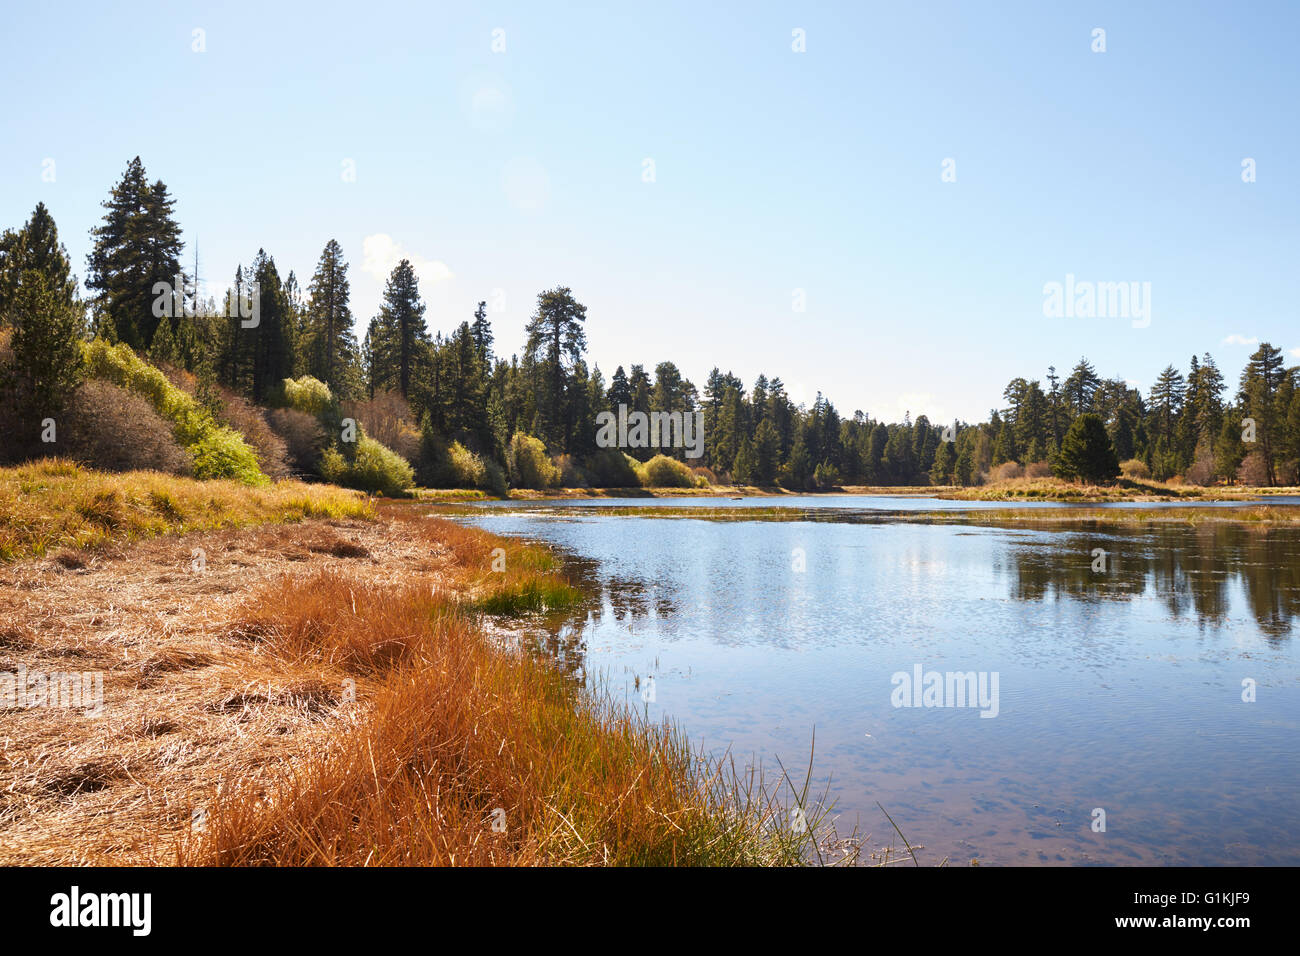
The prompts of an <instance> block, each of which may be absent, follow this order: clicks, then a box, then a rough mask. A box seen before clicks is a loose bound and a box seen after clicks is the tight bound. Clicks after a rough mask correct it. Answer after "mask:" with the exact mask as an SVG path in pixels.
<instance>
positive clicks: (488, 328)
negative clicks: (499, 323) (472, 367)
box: [470, 302, 492, 369]
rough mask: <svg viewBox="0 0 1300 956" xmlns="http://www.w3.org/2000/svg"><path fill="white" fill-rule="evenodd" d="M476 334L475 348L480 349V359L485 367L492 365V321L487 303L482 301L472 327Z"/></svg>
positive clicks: (476, 311)
mask: <svg viewBox="0 0 1300 956" xmlns="http://www.w3.org/2000/svg"><path fill="white" fill-rule="evenodd" d="M470 330H471V331H472V332H473V334H474V348H475V349H477V350H478V360H479V362H480V363H482V365H483V367H484V368H485V369H490V368H491V367H492V323H491V322H489V321H488V317H487V303H486V302H480V303H479V304H478V308H476V309H475V310H474V324H473V325H472V326H471V327H470Z"/></svg>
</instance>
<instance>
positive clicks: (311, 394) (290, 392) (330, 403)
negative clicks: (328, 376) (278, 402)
mask: <svg viewBox="0 0 1300 956" xmlns="http://www.w3.org/2000/svg"><path fill="white" fill-rule="evenodd" d="M281 391H282V392H283V396H284V404H285V405H287V406H288V407H289V408H294V409H297V410H298V411H300V412H306V413H307V414H308V415H315V416H316V417H317V418H320V417H322V416H323V415H324V414H325V413H326V412H328V411H329V410H330V409H331V408H333V407H334V395H333V394H332V393H331V392H330V387H329V386H328V385H326V384H325V383H324V382H322V381H321V380H320V379H318V378H312V377H311V376H310V375H304V376H302V378H296V379H294V378H286V379H285V380H284V381H283V382H282V383H281Z"/></svg>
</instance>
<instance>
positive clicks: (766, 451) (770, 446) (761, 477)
mask: <svg viewBox="0 0 1300 956" xmlns="http://www.w3.org/2000/svg"><path fill="white" fill-rule="evenodd" d="M756 388H757V386H756ZM779 455H780V436H779V435H777V433H776V428H775V427H773V425H772V422H771V420H770V419H767V418H764V419H763V420H762V421H761V422H759V423H758V428H757V430H755V432H754V481H755V482H756V483H757V484H760V485H770V484H772V482H773V481H775V480H776V471H777V467H778V465H779V463H780V462H779V460H778V458H779Z"/></svg>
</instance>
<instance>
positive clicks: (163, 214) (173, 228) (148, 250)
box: [86, 156, 185, 352]
mask: <svg viewBox="0 0 1300 956" xmlns="http://www.w3.org/2000/svg"><path fill="white" fill-rule="evenodd" d="M103 206H104V208H105V210H106V212H105V214H104V219H103V222H102V224H101V225H99V226H96V227H95V228H94V229H92V230H91V237H92V238H93V239H94V247H93V248H92V249H91V252H90V255H89V256H88V257H87V266H88V269H87V278H86V286H87V287H88V288H90V289H93V290H95V291H96V292H97V293H98V295H97V296H96V297H95V299H94V304H95V313H96V328H103V329H104V330H106V331H111V334H112V335H115V336H116V337H117V338H118V339H119V340H120V341H122V342H125V343H126V344H127V345H129V346H131V347H132V348H133V349H135V350H136V351H137V352H142V351H145V350H146V349H148V347H149V344H150V342H152V341H153V333H154V329H155V328H157V325H158V320H159V316H158V315H156V314H155V311H156V310H155V308H154V303H155V300H157V299H158V298H159V297H160V296H161V295H164V294H167V295H176V296H179V295H181V294H182V293H183V289H177V288H176V287H175V286H176V284H177V282H178V280H179V283H180V285H181V286H184V284H185V277H184V274H183V273H182V272H181V263H180V253H181V246H182V243H181V230H180V226H178V225H177V224H176V221H175V219H174V217H173V209H174V206H175V201H174V200H173V199H172V198H171V197H170V196H169V195H168V193H167V187H166V185H164V183H163V182H162V180H158V181H156V182H154V183H152V184H150V183H149V181H148V178H147V177H146V175H145V171H144V166H143V165H142V164H141V162H140V157H139V156H137V157H136V158H135V159H133V160H131V162H130V163H129V164H128V165H127V168H126V172H125V173H124V174H123V176H122V179H121V181H120V182H119V183H118V184H117V185H116V186H114V187H113V189H112V191H111V193H110V194H109V198H108V200H107V201H106V202H104V203H103ZM164 286H165V288H166V289H167V290H170V291H169V292H167V293H164V292H162V291H161V289H162V288H163V287H164ZM156 287H157V289H156Z"/></svg>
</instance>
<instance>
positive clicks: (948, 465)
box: [930, 441, 957, 485]
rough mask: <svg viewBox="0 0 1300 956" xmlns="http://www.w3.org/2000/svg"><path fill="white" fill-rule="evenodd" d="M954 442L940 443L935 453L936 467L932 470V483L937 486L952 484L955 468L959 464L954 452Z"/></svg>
mask: <svg viewBox="0 0 1300 956" xmlns="http://www.w3.org/2000/svg"><path fill="white" fill-rule="evenodd" d="M954 444H955V443H954V442H950V441H944V442H940V443H939V447H938V449H937V450H936V451H935V453H934V466H933V467H932V468H931V469H930V481H931V483H932V484H936V485H948V484H952V480H953V468H954V466H955V465H956V463H957V454H956V452H954V451H953V445H954Z"/></svg>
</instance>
